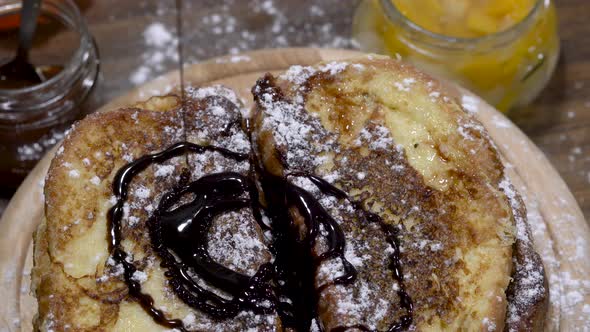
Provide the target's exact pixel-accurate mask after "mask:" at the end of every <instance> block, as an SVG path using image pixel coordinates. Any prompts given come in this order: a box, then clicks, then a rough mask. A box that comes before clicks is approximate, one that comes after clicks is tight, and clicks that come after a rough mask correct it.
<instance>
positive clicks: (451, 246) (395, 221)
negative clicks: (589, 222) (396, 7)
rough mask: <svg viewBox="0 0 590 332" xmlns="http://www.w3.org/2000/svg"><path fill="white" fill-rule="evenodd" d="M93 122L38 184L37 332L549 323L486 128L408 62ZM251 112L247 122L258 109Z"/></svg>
mask: <svg viewBox="0 0 590 332" xmlns="http://www.w3.org/2000/svg"><path fill="white" fill-rule="evenodd" d="M252 93H253V96H254V101H255V106H254V108H253V110H252V112H248V111H247V110H245V109H244V107H243V106H242V104H241V102H240V101H239V98H238V97H237V96H236V95H235V94H234V93H233V92H232V91H231V90H229V89H227V88H223V87H219V86H215V87H207V88H198V89H190V88H189V89H187V90H186V91H184V98H180V97H179V96H177V95H168V96H162V97H152V98H151V99H149V100H147V101H145V102H141V103H138V104H136V105H133V106H131V107H129V108H124V109H119V110H115V111H112V112H107V113H100V114H94V115H91V116H89V117H87V118H86V119H85V120H83V121H81V122H79V123H78V124H77V125H76V126H75V127H74V128H73V129H72V131H71V132H70V133H69V134H68V136H67V137H66V139H65V141H64V142H63V144H62V146H61V147H60V148H59V150H58V153H57V155H56V156H55V157H54V159H53V161H52V164H51V166H50V169H49V172H48V175H47V178H46V183H45V199H46V208H45V218H44V220H43V223H42V224H41V225H40V226H39V228H38V230H37V232H36V234H35V252H34V260H35V262H34V263H35V265H34V269H33V273H32V278H33V280H32V281H33V283H32V285H33V289H34V291H35V294H36V296H37V299H38V303H39V313H38V317H37V318H36V320H35V328H36V329H37V330H40V331H50V330H53V331H62V330H68V331H96V330H100V331H135V330H138V331H143V330H146V331H167V330H177V331H284V330H286V331H308V330H310V331H335V332H337V331H348V330H351V331H406V330H419V331H438V330H464V331H471V330H477V331H501V330H505V331H540V330H542V328H543V315H544V313H545V305H546V300H547V294H546V289H547V287H545V282H546V280H545V276H544V271H543V266H542V263H541V260H540V258H539V256H538V255H537V254H536V252H535V250H534V246H533V243H532V241H531V239H530V231H529V230H528V225H527V223H526V213H525V211H524V207H523V204H522V202H521V201H520V198H519V196H518V194H517V193H516V191H515V190H514V189H513V188H512V186H511V184H510V182H509V180H508V179H507V177H506V176H505V174H504V171H503V165H502V162H501V160H500V159H499V155H498V153H497V151H496V149H495V147H494V145H493V143H492V142H491V140H490V139H489V137H488V136H487V134H486V132H485V130H484V129H483V126H482V125H481V124H479V123H478V122H477V121H476V120H474V118H473V117H472V116H471V115H470V114H468V113H467V112H465V111H464V110H463V109H462V107H461V105H460V103H459V102H458V101H457V100H458V99H457V97H456V96H455V95H454V93H453V91H452V90H450V89H448V88H447V87H446V86H444V85H443V84H441V83H439V82H438V81H436V80H434V79H432V78H430V77H428V76H427V75H425V74H422V73H420V72H418V71H416V70H415V69H413V68H412V67H411V66H408V65H404V64H402V63H400V62H398V61H394V60H391V59H389V58H385V57H376V56H375V57H373V56H370V57H365V58H359V59H352V60H348V61H343V62H332V63H322V64H318V65H317V66H313V67H301V66H294V67H292V68H290V69H289V70H288V71H286V72H285V73H283V74H281V75H279V76H277V77H275V76H272V75H270V74H267V75H265V76H264V77H262V78H260V80H258V82H257V83H256V85H255V86H254V87H253V89H252ZM250 117H251V118H250Z"/></svg>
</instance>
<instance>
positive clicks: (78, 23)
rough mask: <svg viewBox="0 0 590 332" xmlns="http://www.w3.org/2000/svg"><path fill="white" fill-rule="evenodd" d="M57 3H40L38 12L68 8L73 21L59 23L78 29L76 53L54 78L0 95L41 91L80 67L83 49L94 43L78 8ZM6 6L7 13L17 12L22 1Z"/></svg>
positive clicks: (69, 2) (62, 1) (70, 3)
mask: <svg viewBox="0 0 590 332" xmlns="http://www.w3.org/2000/svg"><path fill="white" fill-rule="evenodd" d="M59 2H60V3H59V4H56V3H51V2H47V1H42V2H41V9H40V12H41V13H43V12H44V9H45V12H47V11H48V10H47V7H48V6H51V5H56V6H60V5H61V4H65V5H66V6H68V7H69V8H67V9H66V10H70V11H71V14H68V16H71V18H73V19H74V22H71V20H69V21H70V22H68V20H65V19H63V18H62V19H61V22H62V23H64V24H65V25H66V26H68V27H69V28H74V29H79V35H80V45H79V46H78V48H77V49H76V51H75V52H74V53H73V54H72V56H71V57H70V59H69V60H67V62H66V63H65V64H64V67H63V69H62V70H61V71H60V72H59V73H57V74H56V75H55V76H53V77H51V78H50V79H48V80H46V81H43V82H41V83H39V84H35V85H32V86H26V87H24V88H17V89H2V90H0V94H3V95H4V96H16V95H20V94H25V93H31V92H35V91H37V90H43V89H45V88H47V87H48V86H50V85H52V84H54V83H55V82H58V81H61V80H63V79H64V76H65V75H67V74H68V73H69V72H75V71H77V69H78V67H79V66H80V65H81V62H82V61H78V60H79V59H80V58H82V57H83V56H84V52H85V48H87V47H88V46H87V45H88V44H94V41H93V39H92V38H91V37H90V31H89V30H88V28H87V26H86V22H85V21H84V19H83V17H82V15H81V13H80V10H79V9H78V6H76V4H75V3H74V2H73V1H72V0H60V1H59ZM6 5H7V6H8V9H7V13H10V12H13V11H19V10H20V9H21V7H22V1H16V3H12V4H10V3H8V4H6ZM58 10H59V12H61V13H63V12H64V9H63V7H62V8H59V7H58ZM72 14H73V15H72ZM91 47H95V46H94V45H92V46H91Z"/></svg>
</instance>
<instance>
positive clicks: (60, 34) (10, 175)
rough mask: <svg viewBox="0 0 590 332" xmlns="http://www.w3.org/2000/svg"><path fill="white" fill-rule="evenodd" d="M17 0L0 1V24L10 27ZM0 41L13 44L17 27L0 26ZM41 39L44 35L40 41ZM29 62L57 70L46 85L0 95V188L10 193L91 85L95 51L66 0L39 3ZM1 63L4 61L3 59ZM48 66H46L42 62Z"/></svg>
mask: <svg viewBox="0 0 590 332" xmlns="http://www.w3.org/2000/svg"><path fill="white" fill-rule="evenodd" d="M20 7H21V1H18V0H17V1H3V2H0V22H14V21H15V20H14V17H15V16H16V15H17V13H18V12H19V11H20ZM1 29H2V31H0V32H1V36H3V38H6V40H7V42H6V43H3V44H10V43H12V44H15V45H10V47H8V46H6V47H3V49H2V53H4V54H2V56H3V57H4V58H6V57H7V56H14V54H7V53H9V52H14V51H15V50H16V48H15V47H16V43H17V42H18V41H16V38H15V37H6V36H12V35H16V32H15V31H18V27H17V26H6V25H2V27H1ZM44 35H46V36H44ZM30 58H31V60H30V61H31V63H33V64H34V65H38V64H39V62H49V64H54V65H59V68H60V71H59V72H58V73H54V74H53V75H52V77H51V78H49V79H47V80H46V81H44V82H42V83H40V84H38V85H33V86H29V87H25V88H21V89H5V90H0V186H1V188H2V191H4V192H6V191H9V190H10V189H9V188H15V187H16V186H17V185H18V184H19V183H20V182H21V180H22V179H23V178H24V176H26V174H27V173H28V172H29V171H30V169H31V168H32V167H33V166H34V165H35V164H36V162H37V161H38V160H39V159H40V158H41V157H43V155H44V154H45V152H46V151H47V150H48V149H50V148H51V147H52V146H53V145H55V143H57V142H59V141H60V140H61V139H62V138H63V136H64V131H65V130H67V128H69V126H70V125H71V123H72V121H74V120H75V119H76V118H77V117H78V116H79V115H80V113H81V109H82V107H81V105H82V103H83V102H84V101H85V100H86V99H87V97H88V95H89V94H90V92H91V90H92V89H93V87H94V86H95V83H96V81H97V77H98V72H99V60H98V51H97V48H96V45H95V43H94V40H93V38H92V36H91V35H90V32H89V31H88V28H87V26H86V23H85V22H84V19H83V18H82V16H81V15H80V12H79V10H78V7H77V6H76V5H75V4H74V3H73V2H72V1H71V0H44V1H42V6H41V11H40V17H39V26H38V27H37V33H36V35H35V41H34V42H33V46H32V49H31V51H30ZM5 60H6V59H5ZM45 64H46V65H47V63H45Z"/></svg>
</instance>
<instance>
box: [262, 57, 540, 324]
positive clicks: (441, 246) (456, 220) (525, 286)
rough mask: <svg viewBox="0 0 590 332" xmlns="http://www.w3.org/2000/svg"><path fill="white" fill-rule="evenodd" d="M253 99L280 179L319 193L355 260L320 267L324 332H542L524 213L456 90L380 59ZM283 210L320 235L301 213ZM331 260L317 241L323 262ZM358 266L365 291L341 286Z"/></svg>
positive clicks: (321, 70)
mask: <svg viewBox="0 0 590 332" xmlns="http://www.w3.org/2000/svg"><path fill="white" fill-rule="evenodd" d="M252 91H253V94H254V96H255V101H256V108H255V114H254V119H253V123H254V125H253V126H254V128H255V129H254V135H253V137H254V139H253V141H254V142H255V149H256V151H257V152H258V153H259V155H260V159H261V163H262V165H263V167H264V169H265V170H266V172H267V173H268V177H270V178H276V177H278V178H285V179H287V180H286V181H287V182H289V183H290V185H293V186H296V187H299V188H303V189H304V190H306V191H307V192H309V193H311V194H313V196H314V197H315V199H317V200H318V201H319V202H321V204H322V205H323V207H324V208H325V209H326V210H327V211H328V212H329V214H330V215H332V216H333V217H334V219H335V220H336V221H337V222H338V223H339V224H340V227H341V228H342V231H343V232H344V235H345V237H346V249H345V255H344V258H332V259H330V260H321V261H322V262H321V263H320V264H319V267H318V269H317V270H316V271H314V275H313V276H312V277H311V279H312V281H311V282H313V283H314V284H315V289H316V291H319V295H317V306H318V307H317V317H318V318H319V320H320V322H321V328H322V329H323V330H326V331H341V330H345V329H348V328H353V329H354V328H357V329H360V330H364V331H368V330H371V331H373V330H377V331H385V330H389V331H398V330H402V329H404V328H410V329H416V330H420V331H422V330H423V331H434V330H465V331H476V330H485V331H501V330H504V329H505V330H511V331H516V330H518V331H523V330H529V331H530V330H536V331H538V330H541V329H542V325H543V317H542V315H543V313H544V308H545V305H546V289H547V288H546V287H544V282H545V277H544V271H543V267H542V263H541V261H540V258H539V256H538V255H537V254H536V253H535V252H534V248H533V247H532V243H531V241H530V235H529V234H528V233H527V232H528V231H527V229H526V227H527V226H526V222H525V220H524V217H523V211H522V204H519V201H518V200H519V198H518V195H517V194H516V193H515V192H514V190H513V189H512V187H511V186H510V184H509V182H508V180H507V179H506V178H505V176H504V174H503V166H502V163H501V161H500V159H499V157H498V154H497V152H496V149H495V148H494V146H493V143H491V141H490V139H489V138H488V137H487V134H486V133H485V130H483V127H482V126H481V124H479V123H478V122H477V121H475V120H474V119H473V118H472V116H470V115H469V114H467V113H466V112H465V111H464V110H463V109H462V108H461V105H460V103H459V102H458V101H457V98H454V97H453V94H452V93H451V92H449V91H448V89H446V88H445V87H444V86H442V85H441V84H440V83H438V82H437V81H436V80H433V79H432V78H430V77H428V76H427V75H425V74H422V73H420V72H417V71H416V70H414V69H413V68H412V67H411V66H407V65H404V64H402V63H400V62H397V61H394V60H391V59H388V58H381V57H370V58H362V59H353V60H350V61H345V62H332V63H324V64H320V65H317V66H315V67H301V66H294V67H291V68H290V69H289V70H288V71H286V72H285V73H283V74H282V75H280V76H278V77H274V76H272V75H270V74H267V75H266V76H265V77H263V78H261V79H260V80H259V81H258V82H257V84H256V86H255V87H254V88H253V90H252ZM311 176H314V177H319V178H322V179H324V181H327V182H328V183H324V184H321V183H320V182H319V181H317V180H314V179H313V178H312V177H311ZM322 186H323V187H324V188H322ZM325 186H330V187H332V189H329V190H326V188H325ZM335 190H339V191H342V192H344V193H347V194H348V195H334V191H335ZM270 195H273V193H272V186H271V188H270ZM273 204H278V205H282V206H283V209H289V210H290V215H291V218H293V223H294V224H295V228H304V229H305V228H309V227H310V223H309V221H308V220H306V219H308V216H306V213H307V212H306V211H302V210H305V207H304V206H302V205H301V204H297V202H296V201H295V202H294V201H293V200H292V199H289V197H286V198H283V197H281V198H280V199H279V201H278V202H277V201H275V202H273ZM375 215H376V216H378V217H379V218H378V220H377V221H378V222H376V221H375V218H374V216H375ZM384 225H385V226H388V227H389V228H390V229H391V228H394V229H395V230H396V231H395V232H394V233H395V236H396V237H397V241H398V243H393V241H389V243H388V241H386V240H387V238H388V237H390V236H391V233H388V232H386V231H384V229H383V228H384V227H383V226H384ZM304 232H305V231H304ZM316 237H318V239H317V240H316V242H321V238H322V236H321V235H318V236H316ZM325 250H326V246H325V245H322V244H317V243H316V244H315V246H314V248H313V253H312V256H313V257H312V259H315V260H318V259H320V258H321V255H322V253H323V252H325ZM346 261H348V263H346ZM346 264H352V265H353V266H354V268H355V269H356V278H355V281H354V282H350V283H342V282H340V283H335V282H334V280H336V279H338V278H342V276H343V275H344V276H346V275H347V271H346V268H345V267H346V266H345V265H346ZM399 274H402V275H403V277H402V278H399ZM396 276H397V277H396ZM511 279H513V280H512V282H511ZM321 285H327V287H324V288H322V287H321ZM507 289H508V292H507ZM506 294H508V298H507V295H506ZM408 302H409V303H410V304H408ZM509 302H510V303H509ZM507 308H508V312H507ZM527 315H528V317H527Z"/></svg>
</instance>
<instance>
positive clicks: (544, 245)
mask: <svg viewBox="0 0 590 332" xmlns="http://www.w3.org/2000/svg"><path fill="white" fill-rule="evenodd" d="M359 54H360V53H359V52H354V51H345V50H327V49H306V48H301V49H275V50H261V51H255V52H251V53H247V54H245V55H242V56H240V57H231V56H226V57H220V58H215V59H212V60H210V61H207V62H203V63H199V64H195V65H191V66H188V67H186V68H185V81H186V82H188V83H190V84H192V85H208V84H212V83H221V84H224V85H226V86H229V87H231V88H233V89H235V90H236V91H237V92H238V93H239V94H240V95H241V96H242V98H243V99H244V101H245V102H246V103H249V104H251V102H252V97H251V94H250V88H251V87H252V85H253V84H254V82H255V80H256V79H257V78H258V77H260V76H261V75H262V74H264V73H265V72H269V71H270V72H273V71H281V70H284V69H286V68H288V67H289V66H291V65H294V64H300V65H312V64H314V63H316V62H319V61H329V60H342V59H346V58H350V57H354V56H358V55H359ZM178 81H179V75H178V73H177V72H172V73H169V74H167V75H164V76H162V77H160V78H157V79H155V80H153V81H151V82H149V83H147V84H145V85H143V86H141V87H139V88H137V89H135V90H133V91H131V92H129V93H127V94H126V95H124V96H122V97H120V98H117V99H116V100H113V101H112V102H110V103H109V104H107V105H105V106H104V107H102V108H101V109H100V110H99V112H105V111H108V110H112V109H116V108H118V107H120V106H124V105H128V104H130V103H134V102H136V101H140V100H144V99H146V98H148V97H149V96H152V95H158V94H164V93H167V92H168V91H170V89H171V88H172V87H175V86H177V85H178ZM457 93H458V95H459V96H458V97H459V98H461V94H463V95H468V96H471V97H474V98H476V99H475V101H476V102H475V103H474V104H475V105H476V107H477V112H476V113H475V114H476V116H477V118H478V119H479V120H480V121H481V122H482V123H483V124H484V125H485V127H486V128H487V130H488V132H489V134H490V136H491V137H492V138H493V140H494V141H495V143H496V145H497V146H498V149H499V151H500V153H501V155H502V157H503V158H504V160H505V162H506V165H507V166H508V167H507V170H508V173H509V176H510V178H511V179H512V181H513V183H514V185H515V186H516V187H517V189H518V190H519V192H520V193H521V195H522V196H523V198H524V199H525V203H526V206H527V209H528V217H529V222H530V224H531V227H532V229H533V235H534V239H535V244H536V247H537V250H538V252H539V253H540V254H541V255H542V257H543V261H544V263H545V267H546V271H547V275H548V277H549V285H550V293H551V294H550V298H551V301H550V306H549V312H548V315H547V317H548V320H547V324H546V326H547V329H546V330H548V331H557V330H560V331H581V330H584V329H585V328H588V327H589V326H590V319H589V318H588V317H590V279H587V278H589V276H590V229H589V227H588V224H587V223H586V221H585V220H584V217H583V215H582V212H581V210H580V208H579V207H578V205H577V203H576V200H575V199H574V197H573V195H572V194H571V192H570V191H569V189H568V188H567V186H566V185H565V183H564V182H563V180H562V179H561V177H560V176H559V174H558V173H557V171H556V170H555V169H554V168H553V167H552V166H551V164H550V163H549V162H548V161H547V159H546V158H545V156H544V155H543V153H542V152H541V151H540V150H539V149H538V148H537V147H536V146H535V145H534V144H533V143H532V142H531V141H530V140H529V139H528V138H527V137H526V136H525V135H524V134H523V133H522V132H521V131H520V130H519V129H518V128H517V127H516V126H514V125H513V124H512V122H510V121H509V120H508V119H507V118H505V117H504V115H502V114H501V113H499V112H498V111H496V110H495V109H494V108H493V107H491V106H489V105H488V104H486V103H485V102H483V101H482V100H480V99H479V98H477V97H475V96H474V95H472V94H471V93H469V92H467V91H464V90H462V89H457ZM53 152H54V151H51V152H50V153H48V155H47V156H45V157H44V158H43V159H42V160H41V161H40V162H39V164H38V165H37V166H36V167H35V169H34V170H33V171H32V172H31V173H30V174H29V176H28V177H27V179H26V180H25V181H24V182H23V184H22V185H21V187H20V189H19V190H18V191H17V192H16V194H15V195H14V197H13V198H12V201H11V202H10V204H9V205H8V207H7V208H6V211H5V212H4V215H3V216H2V219H0V299H1V300H0V301H1V302H2V305H1V306H0V331H5V330H8V331H19V330H22V331H31V330H32V326H31V321H32V318H33V316H34V314H35V311H36V302H35V299H34V297H33V296H32V295H31V294H30V291H29V285H30V270H31V266H32V249H33V246H32V234H33V232H34V231H35V228H36V226H37V224H38V223H39V222H40V220H41V217H42V215H43V195H42V189H43V181H44V178H45V174H46V172H47V168H48V166H49V162H50V161H51V158H52V156H53Z"/></svg>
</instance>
